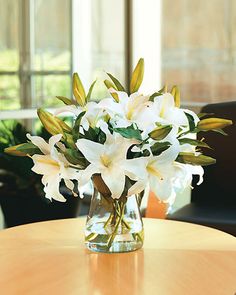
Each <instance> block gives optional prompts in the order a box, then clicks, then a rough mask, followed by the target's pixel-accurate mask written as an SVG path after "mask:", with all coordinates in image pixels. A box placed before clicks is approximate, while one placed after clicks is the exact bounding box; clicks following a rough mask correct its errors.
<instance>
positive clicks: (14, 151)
mask: <svg viewBox="0 0 236 295" xmlns="http://www.w3.org/2000/svg"><path fill="white" fill-rule="evenodd" d="M23 145H24V143H22V144H18V145H14V146H10V147H8V148H5V149H4V153H6V154H9V155H12V156H18V157H25V156H27V154H26V153H24V152H22V151H18V150H17V148H18V147H20V146H23Z"/></svg>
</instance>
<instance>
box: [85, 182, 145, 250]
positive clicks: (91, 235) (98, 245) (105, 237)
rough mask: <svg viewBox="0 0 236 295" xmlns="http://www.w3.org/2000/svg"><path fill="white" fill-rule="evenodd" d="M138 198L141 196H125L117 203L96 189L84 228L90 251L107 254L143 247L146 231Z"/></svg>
mask: <svg viewBox="0 0 236 295" xmlns="http://www.w3.org/2000/svg"><path fill="white" fill-rule="evenodd" d="M139 198H140V196H139V195H138V196H137V195H132V196H129V197H126V196H124V195H122V196H121V197H120V199H116V200H114V199H112V198H111V196H110V195H109V194H106V193H105V192H104V190H99V191H98V189H97V188H96V186H95V188H94V194H93V196H92V199H91V204H90V210H89V214H88V217H87V222H86V228H85V244H86V246H87V248H88V249H90V250H92V251H96V252H105V253H115V252H129V251H134V250H137V249H139V248H141V247H142V245H143V238H144V232H143V222H142V218H141V214H140V209H139V202H140V199H139Z"/></svg>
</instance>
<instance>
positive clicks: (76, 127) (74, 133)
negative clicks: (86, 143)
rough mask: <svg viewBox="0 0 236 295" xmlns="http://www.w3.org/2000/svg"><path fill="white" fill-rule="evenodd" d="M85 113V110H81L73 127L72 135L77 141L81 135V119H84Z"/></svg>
mask: <svg viewBox="0 0 236 295" xmlns="http://www.w3.org/2000/svg"><path fill="white" fill-rule="evenodd" d="M85 113H86V112H85V111H84V112H81V113H80V114H79V115H78V117H77V118H76V120H75V123H74V126H73V129H72V136H73V139H74V141H77V139H79V137H80V136H79V134H80V133H79V129H80V123H81V120H82V118H83V116H84V114H85Z"/></svg>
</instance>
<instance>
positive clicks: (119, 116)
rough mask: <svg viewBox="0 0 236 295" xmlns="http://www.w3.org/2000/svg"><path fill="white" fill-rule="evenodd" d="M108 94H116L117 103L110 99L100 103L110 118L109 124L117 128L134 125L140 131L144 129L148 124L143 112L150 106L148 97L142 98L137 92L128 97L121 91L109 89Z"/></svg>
mask: <svg viewBox="0 0 236 295" xmlns="http://www.w3.org/2000/svg"><path fill="white" fill-rule="evenodd" d="M110 92H112V93H114V92H115V93H117V95H118V97H119V102H115V101H114V100H113V99H112V98H108V99H104V100H103V101H101V102H100V106H101V107H103V108H104V109H105V110H106V111H107V113H108V114H109V115H110V117H111V118H112V120H111V122H112V123H114V125H116V126H117V127H127V126H130V125H131V124H133V123H136V124H137V125H138V126H139V128H140V129H144V128H145V127H146V126H147V124H149V122H148V117H147V116H145V112H146V111H147V109H148V106H149V105H150V102H149V96H144V95H141V94H139V93H138V92H135V93H132V94H131V95H130V96H128V94H127V93H126V92H123V91H115V90H114V89H110Z"/></svg>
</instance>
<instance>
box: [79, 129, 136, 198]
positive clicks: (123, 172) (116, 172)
mask: <svg viewBox="0 0 236 295" xmlns="http://www.w3.org/2000/svg"><path fill="white" fill-rule="evenodd" d="M135 143H137V141H135V140H130V139H126V138H124V137H123V136H121V135H120V134H118V133H116V132H114V133H113V134H109V133H108V134H106V142H105V143H104V144H100V143H97V142H93V141H90V140H87V139H78V140H77V142H76V146H77V147H78V149H79V150H80V151H81V152H82V154H83V155H84V157H85V158H86V159H87V160H88V161H89V162H90V164H89V165H88V167H87V168H85V170H83V171H81V177H80V185H85V184H86V183H87V182H89V180H90V179H91V177H92V176H93V175H94V174H101V177H102V179H103V181H104V182H105V184H106V186H107V187H108V188H109V190H110V192H111V196H112V198H114V199H118V198H119V197H120V196H121V194H122V192H123V190H124V187H125V176H128V177H130V178H131V179H135V180H136V179H137V177H136V175H135V173H132V172H131V170H132V169H133V168H132V167H130V166H132V163H135V159H134V160H133V162H132V163H131V162H129V161H130V160H127V159H126V156H127V151H128V149H129V148H130V147H131V146H132V145H133V144H135Z"/></svg>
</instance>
